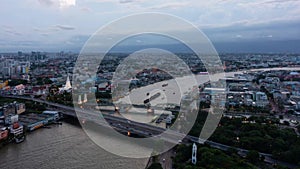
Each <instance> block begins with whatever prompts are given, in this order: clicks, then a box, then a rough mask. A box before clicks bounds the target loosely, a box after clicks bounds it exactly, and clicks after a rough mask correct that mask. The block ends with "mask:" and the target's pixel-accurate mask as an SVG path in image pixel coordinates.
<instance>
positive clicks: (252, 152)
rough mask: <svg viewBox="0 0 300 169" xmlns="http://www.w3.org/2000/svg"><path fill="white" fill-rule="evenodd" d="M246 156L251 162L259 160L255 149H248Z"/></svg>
mask: <svg viewBox="0 0 300 169" xmlns="http://www.w3.org/2000/svg"><path fill="white" fill-rule="evenodd" d="M246 158H247V159H248V160H249V161H250V162H251V163H257V162H258V161H259V159H260V158H259V153H258V152H257V151H255V150H250V151H249V152H248V153H247V156H246Z"/></svg>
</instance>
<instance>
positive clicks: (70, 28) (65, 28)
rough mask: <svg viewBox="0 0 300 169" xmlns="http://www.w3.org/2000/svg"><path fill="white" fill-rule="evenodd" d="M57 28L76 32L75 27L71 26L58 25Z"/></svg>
mask: <svg viewBox="0 0 300 169" xmlns="http://www.w3.org/2000/svg"><path fill="white" fill-rule="evenodd" d="M56 28H59V29H61V30H74V29H75V27H72V26H69V25H56Z"/></svg>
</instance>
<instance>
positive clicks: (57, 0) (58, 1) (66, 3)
mask: <svg viewBox="0 0 300 169" xmlns="http://www.w3.org/2000/svg"><path fill="white" fill-rule="evenodd" d="M38 1H39V3H40V4H42V5H45V6H56V7H59V8H60V9H64V8H68V7H71V6H75V5H76V0H38Z"/></svg>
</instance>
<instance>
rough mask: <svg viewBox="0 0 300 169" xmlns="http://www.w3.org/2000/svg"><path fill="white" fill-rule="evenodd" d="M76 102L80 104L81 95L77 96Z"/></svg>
mask: <svg viewBox="0 0 300 169" xmlns="http://www.w3.org/2000/svg"><path fill="white" fill-rule="evenodd" d="M78 104H82V101H81V95H79V96H78Z"/></svg>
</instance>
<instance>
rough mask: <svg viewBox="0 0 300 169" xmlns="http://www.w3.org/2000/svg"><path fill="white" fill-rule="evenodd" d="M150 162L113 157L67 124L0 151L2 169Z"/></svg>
mask: <svg viewBox="0 0 300 169" xmlns="http://www.w3.org/2000/svg"><path fill="white" fill-rule="evenodd" d="M147 162H148V161H147V159H129V158H124V157H119V156H116V155H113V154H111V153H109V152H107V151H105V150H103V149H101V148H100V147H98V146H97V145H96V144H95V143H93V142H92V141H91V140H90V139H89V138H88V137H87V136H86V134H85V133H84V132H83V130H82V129H81V128H80V126H77V125H73V124H70V123H66V122H64V123H63V125H51V128H49V129H47V128H42V129H39V130H36V131H34V132H32V133H29V134H27V138H26V141H24V142H23V143H20V144H9V145H6V146H4V147H2V148H0V169H10V168H11V169H43V168H45V169H52V168H53V169H57V168H67V169H69V168H71V169H73V168H74V169H75V168H78V169H79V168H80V169H82V168H85V169H88V168H92V169H93V168H97V169H124V168H125V169H144V168H145V166H146V164H147Z"/></svg>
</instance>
